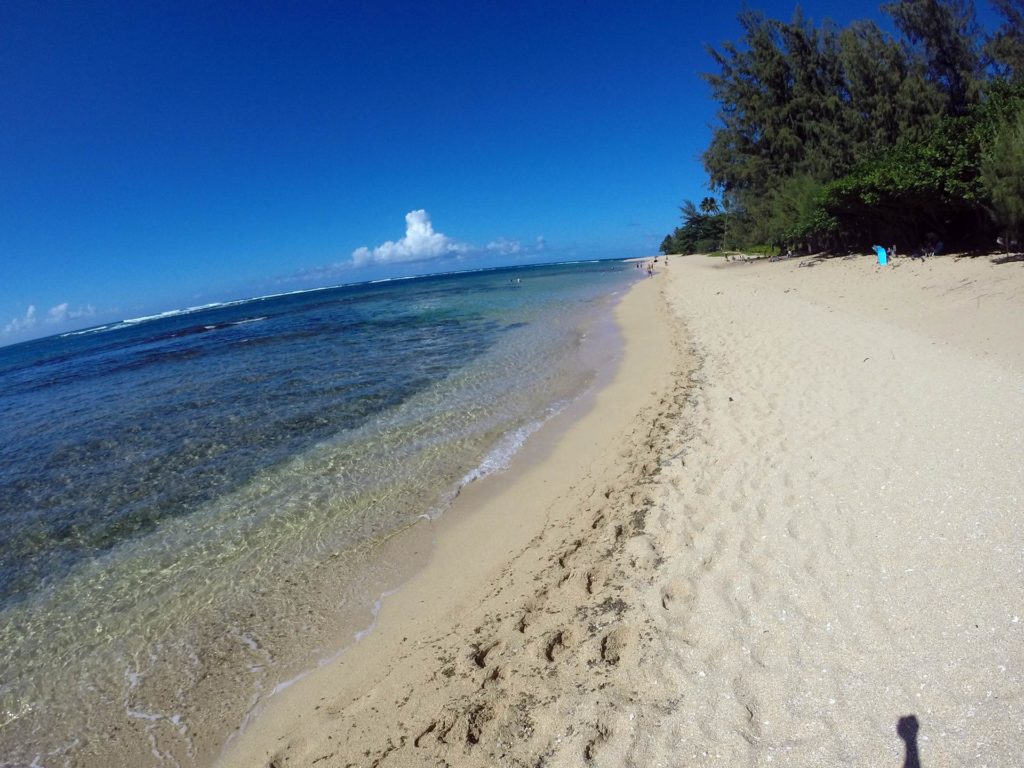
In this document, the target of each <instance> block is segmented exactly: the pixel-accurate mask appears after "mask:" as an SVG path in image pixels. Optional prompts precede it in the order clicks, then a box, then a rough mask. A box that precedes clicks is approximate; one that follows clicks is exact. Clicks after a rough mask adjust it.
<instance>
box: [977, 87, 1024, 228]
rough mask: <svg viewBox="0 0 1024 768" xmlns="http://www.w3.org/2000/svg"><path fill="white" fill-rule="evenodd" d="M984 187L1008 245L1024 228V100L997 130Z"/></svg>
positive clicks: (984, 165)
mask: <svg viewBox="0 0 1024 768" xmlns="http://www.w3.org/2000/svg"><path fill="white" fill-rule="evenodd" d="M981 185H982V187H983V189H984V190H985V192H986V193H987V194H988V197H989V199H990V200H991V204H992V209H993V211H994V213H995V219H996V222H997V223H998V224H999V226H1000V227H1002V229H1003V231H1004V234H1005V236H1006V238H1007V242H1009V240H1010V239H1016V238H1017V237H1019V236H1020V234H1021V230H1022V228H1024V101H1022V103H1021V105H1020V106H1018V107H1017V109H1016V110H1015V111H1014V112H1013V113H1012V114H1008V115H1006V117H1005V118H1004V119H1002V120H1001V121H1000V123H999V125H998V127H997V128H996V131H995V135H994V137H993V140H992V142H991V145H990V147H989V150H988V152H987V153H986V155H985V157H984V159H983V160H982V163H981Z"/></svg>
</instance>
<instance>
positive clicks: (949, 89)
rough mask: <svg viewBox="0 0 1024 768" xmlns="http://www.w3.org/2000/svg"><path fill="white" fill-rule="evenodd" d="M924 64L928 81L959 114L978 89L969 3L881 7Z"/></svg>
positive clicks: (950, 0) (921, 1)
mask: <svg viewBox="0 0 1024 768" xmlns="http://www.w3.org/2000/svg"><path fill="white" fill-rule="evenodd" d="M883 9H884V10H885V11H886V13H888V14H889V15H890V16H892V19H893V21H894V22H896V26H897V27H898V28H899V29H900V31H901V32H903V34H904V36H905V37H906V38H907V40H908V41H909V42H910V44H911V45H913V46H915V47H916V52H917V53H918V54H919V55H920V56H921V57H922V58H923V60H924V62H925V67H926V72H927V77H928V80H929V81H930V82H931V83H933V84H934V85H935V86H936V87H937V88H938V90H939V91H940V92H941V93H942V94H943V95H944V96H945V98H946V105H947V110H948V111H949V112H950V113H951V114H955V115H960V114H963V113H964V112H966V111H967V109H968V108H969V107H970V105H971V104H973V103H976V101H977V98H978V94H979V92H980V86H981V56H980V52H979V40H978V25H977V22H976V21H975V18H974V5H973V3H972V2H971V1H970V0H899V1H898V2H894V3H889V4H888V5H885V6H883Z"/></svg>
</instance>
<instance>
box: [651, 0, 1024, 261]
mask: <svg viewBox="0 0 1024 768" xmlns="http://www.w3.org/2000/svg"><path fill="white" fill-rule="evenodd" d="M992 2H993V5H994V6H995V9H996V11H997V12H999V13H1000V15H1001V16H1002V17H1003V19H1004V20H1005V22H1004V23H1003V25H1002V26H1001V27H1000V29H999V30H997V31H996V32H995V33H994V34H993V35H991V36H989V37H987V38H986V39H985V40H984V41H983V40H982V37H981V35H980V34H979V30H978V27H977V24H976V22H975V18H974V9H973V5H972V3H971V1H970V0H898V1H897V2H892V3H890V4H889V5H887V6H885V10H886V12H887V13H889V14H890V15H891V16H892V18H893V20H894V22H895V24H896V27H897V28H898V29H899V31H900V33H901V35H902V38H901V39H893V38H892V37H891V36H889V35H887V34H886V33H884V32H883V31H881V30H880V29H879V28H878V27H877V26H876V25H875V24H874V23H872V22H869V21H859V22H854V23H853V24H850V25H849V26H847V27H846V28H844V29H841V30H837V29H835V28H834V27H833V26H832V25H831V24H829V23H825V24H822V25H819V26H815V25H814V24H813V23H812V22H811V21H809V20H808V19H806V18H805V17H804V16H803V15H802V14H801V13H800V12H799V10H798V11H797V13H796V15H795V16H794V17H793V19H792V20H791V21H790V22H788V23H786V22H781V21H777V20H773V19H769V18H767V17H766V16H765V15H764V14H762V13H759V12H756V11H751V10H745V11H743V12H742V13H741V14H740V15H739V20H740V24H741V26H742V28H743V35H742V37H741V39H740V40H738V41H736V42H729V43H725V44H724V45H722V46H721V47H720V48H719V49H717V50H715V49H711V50H710V54H711V56H712V57H713V58H714V61H715V63H716V65H717V68H718V71H717V72H713V73H707V74H705V75H704V78H705V80H706V81H707V82H708V84H709V86H710V88H711V92H712V94H713V95H714V97H715V98H716V100H717V101H718V102H719V104H720V111H719V114H718V125H717V126H716V128H715V130H714V133H713V135H712V139H711V143H710V145H709V146H708V148H707V150H706V151H705V153H704V155H703V161H704V166H705V169H706V170H707V172H708V176H709V179H710V185H711V188H712V189H713V190H716V191H718V192H719V193H720V196H721V199H722V208H724V212H721V211H720V210H719V208H718V205H717V201H716V200H715V199H714V198H705V200H704V201H702V202H701V204H700V206H699V207H698V206H695V205H693V204H692V203H687V204H686V205H684V207H683V226H681V227H679V228H677V229H676V230H675V231H674V232H673V233H672V235H670V236H668V237H666V238H665V241H664V242H663V243H662V248H663V250H664V249H666V248H668V249H670V250H674V251H677V252H684V253H690V252H696V251H708V250H716V249H718V248H729V249H737V250H749V246H750V244H752V243H764V242H768V243H772V244H773V246H774V247H778V248H782V247H796V248H804V249H808V250H817V249H822V248H839V247H842V246H851V245H865V244H868V245H869V244H871V243H872V242H882V241H884V242H893V241H895V242H897V243H899V244H905V246H904V247H906V248H913V247H915V246H916V245H918V244H920V243H922V242H924V241H925V240H926V239H930V238H932V237H941V238H944V239H946V240H947V241H949V240H956V239H960V240H967V239H970V238H971V237H974V238H976V239H978V238H980V239H981V240H982V241H985V239H986V238H987V237H988V235H989V234H990V233H991V232H992V226H993V224H992V222H993V219H995V220H996V221H998V222H999V225H1000V226H1002V227H1005V228H1010V229H1019V228H1020V227H1021V226H1022V222H1021V216H1022V213H1021V207H1022V206H1024V203H1022V202H1021V201H1022V199H1024V193H1022V190H1021V186H1020V185H1021V183H1022V182H1021V179H1022V178H1024V173H1022V171H1021V162H1022V160H1021V154H1022V153H1024V149H1022V146H1024V134H1022V133H1021V131H1022V130H1024V128H1021V120H1024V118H1020V116H1019V115H1020V109H1021V104H1024V0H992ZM986 66H987V67H988V68H987V69H986V68H985V67H986ZM709 246H714V247H709Z"/></svg>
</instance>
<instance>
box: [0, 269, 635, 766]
mask: <svg viewBox="0 0 1024 768" xmlns="http://www.w3.org/2000/svg"><path fill="white" fill-rule="evenodd" d="M636 274H637V271H636V270H635V269H633V268H632V265H624V264H622V263H618V262H598V263H588V264H572V265H558V266H544V267H530V268H522V269H515V270H494V271H488V272H478V273H468V274H461V275H452V276H436V277H428V278H417V279H411V280H403V281H392V282H386V283H380V284H374V285H360V286H349V287H342V288H335V289H327V290H322V291H315V292H306V293H301V294H292V295H285V296H275V297H268V298H262V299H255V300H251V301H246V302H234V303H231V304H226V305H218V306H212V307H206V308H201V309H195V310H185V311H181V312H176V313H167V314H166V315H163V316H159V317H153V318H139V319H135V320H129V321H124V322H121V323H113V324H110V325H106V326H101V327H98V328H95V329H87V330H86V331H84V332H78V333H75V334H66V335H65V336H63V337H54V338H50V339H44V340H40V341H36V342H30V343H27V344H22V345H18V346H15V347H8V348H4V349H0V413H2V415H3V421H2V430H3V438H4V439H3V440H2V441H0V524H2V528H0V530H2V531H3V533H2V534H0V723H2V724H3V725H2V727H0V754H2V755H3V756H4V760H6V761H7V762H0V764H5V765H6V764H13V765H20V764H25V765H29V764H31V763H32V762H33V760H35V761H36V763H37V764H40V765H64V764H86V765H88V764H96V765H104V764H112V765H117V764H124V765H131V764H139V761H144V764H148V763H154V762H155V764H167V765H172V764H175V763H181V764H190V763H194V762H196V761H197V760H200V761H201V759H202V757H203V756H204V755H208V754H210V753H211V752H213V751H216V748H217V745H218V744H220V743H222V742H223V739H224V738H225V736H226V734H227V733H228V732H229V731H230V728H231V727H233V726H234V725H237V724H238V723H239V722H241V720H242V718H244V716H245V714H246V713H247V712H248V711H249V710H250V709H251V707H252V706H253V704H254V703H255V702H257V701H258V700H259V699H260V698H261V697H263V696H266V695H267V694H268V693H269V692H270V691H272V690H274V688H275V687H277V686H279V685H280V684H281V683H282V682H283V681H285V680H287V679H289V677H290V676H292V675H294V673H295V671H296V670H297V669H301V668H303V667H308V666H310V665H311V664H314V663H316V661H317V660H318V659H319V658H323V657H325V656H328V655H330V654H331V653H332V652H335V651H337V649H338V648H340V647H343V646H344V645H345V644H346V643H348V642H350V641H351V633H348V632H347V628H346V626H345V625H344V624H343V622H342V621H341V619H340V618H339V617H341V616H345V615H347V614H346V612H348V613H349V614H350V613H351V612H352V611H354V610H356V609H357V608H360V607H362V608H364V609H365V606H367V605H369V604H372V601H373V598H374V597H375V595H373V594H369V593H368V591H367V590H368V589H369V587H368V586H367V585H368V584H370V583H371V582H372V578H371V577H372V576H373V575H374V574H375V573H378V572H384V571H386V570H387V568H388V567H389V566H388V564H387V563H383V562H381V558H382V554H381V552H382V550H381V549H380V544H381V542H382V541H385V540H386V539H387V538H388V537H389V536H391V535H392V534H393V533H394V532H395V531H398V530H401V529H403V528H405V527H407V526H409V525H411V524H412V523H414V522H415V521H416V520H417V519H419V518H421V517H423V516H427V517H431V516H436V515H438V514H441V513H443V511H444V509H445V508H446V507H447V505H448V504H449V503H450V501H451V499H452V498H453V496H454V495H455V494H456V493H457V491H458V489H459V488H460V487H461V486H462V485H463V484H465V483H467V482H471V481H472V480H473V479H475V478H477V477H479V476H482V475H483V474H486V473H488V472H492V471H495V470H499V469H501V468H502V467H504V466H505V465H507V463H508V461H509V459H510V458H511V456H512V455H513V454H514V453H515V452H516V450H518V448H519V447H520V446H521V445H522V443H523V442H524V441H525V440H526V439H527V438H528V436H529V435H530V434H531V433H532V432H533V431H535V430H536V429H537V428H538V427H539V426H540V425H541V424H542V423H543V422H544V421H545V420H546V419H548V418H550V416H551V415H552V414H553V413H555V412H556V411H557V410H558V409H559V408H560V407H562V406H563V405H564V404H565V403H567V402H568V401H570V400H571V399H572V398H573V397H575V396H577V395H578V394H579V393H580V392H581V391H582V390H583V388H584V387H585V386H586V383H587V381H588V380H589V377H590V375H591V372H589V371H588V370H587V369H586V367H585V366H584V365H583V364H582V363H581V361H580V359H579V354H578V352H579V345H580V339H581V337H582V335H583V334H584V333H585V330H586V328H587V327H588V326H589V324H591V323H593V322H594V321H595V319H596V318H598V317H599V316H601V315H602V314H606V313H607V311H608V309H609V307H610V301H611V298H610V297H612V296H613V295H614V294H616V293H617V292H620V291H621V290H622V289H624V288H625V287H626V285H628V283H629V282H631V281H632V280H633V279H635V276H636Z"/></svg>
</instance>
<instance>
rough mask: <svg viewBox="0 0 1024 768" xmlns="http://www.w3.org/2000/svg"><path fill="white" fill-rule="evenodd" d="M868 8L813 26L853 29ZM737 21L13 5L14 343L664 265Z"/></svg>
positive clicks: (569, 7) (9, 68) (6, 246)
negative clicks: (398, 280)
mask: <svg viewBox="0 0 1024 768" xmlns="http://www.w3.org/2000/svg"><path fill="white" fill-rule="evenodd" d="M751 6H752V7H757V8H762V9H764V10H765V11H766V12H767V13H768V14H769V15H771V16H775V17H781V18H789V17H790V16H791V14H792V10H793V3H783V2H774V1H773V2H764V3H760V4H758V3H751ZM877 7H878V6H877V4H875V3H867V2H865V3H861V2H842V3H840V2H834V1H833V0H828V1H827V2H822V3H817V4H812V3H805V4H804V9H805V12H806V14H807V15H809V16H811V17H812V18H814V19H816V20H817V19H821V18H825V17H829V18H832V19H834V20H836V21H838V22H840V23H845V22H847V21H849V20H851V19H854V18H865V17H872V18H878V15H879V14H878V11H877ZM740 8H741V4H740V3H739V2H731V1H727V2H719V3H700V4H691V3H681V2H673V3H655V2H652V3H644V2H636V3H623V2H600V1H598V2H573V3H568V2H566V3H552V2H543V3H541V2H522V1H520V2H503V3H493V2H473V3H470V2H459V3H456V2H438V3H423V2H408V3H393V2H386V1H384V0H375V1H373V2H330V3H322V4H318V3H315V2H304V3H284V2H281V3H260V2H253V3H241V2H239V3H217V2H208V3H160V2H152V1H150V2H144V3H128V2H124V3H109V4H105V3H90V2H80V3H79V2H75V3H72V2H66V3H3V4H0V344H7V343H12V342H15V341H20V340H23V339H26V338H31V337H33V336H40V335H47V334H51V333H55V332H60V331H63V330H67V329H69V328H72V327H84V326H88V325H93V324H97V323H100V322H103V321H106V320H109V319H118V318H123V317H133V316H137V315H143V314H150V313H153V312H158V311H162V310H167V309H173V308H178V307H184V306H190V305H194V304H201V303H208V302H212V301H218V300H228V299H235V298H241V297H245V296H252V295H260V294H266V293H275V292H280V291H286V290H296V289H301V288H306V287H314V286H318V285H332V284H337V283H342V282H354V281H359V280H366V279H375V278H378V277H382V276H392V275H399V274H412V273H422V272H432V271H438V270H442V269H452V268H474V267H480V266H491V265H495V264H499V263H521V262H522V263H525V262H530V261H538V260H557V259H564V258H589V257H610V256H637V255H643V254H650V253H653V252H655V251H656V250H657V246H658V243H659V242H660V241H661V238H662V237H663V236H664V235H665V233H666V232H667V231H669V230H670V229H671V228H672V227H673V226H675V225H676V224H677V223H678V206H679V204H680V203H681V202H682V200H683V199H684V198H693V199H699V198H700V197H701V196H703V195H704V194H707V190H706V188H705V177H704V173H703V171H702V169H701V166H700V162H699V155H700V153H701V151H702V150H703V149H704V147H705V146H706V145H707V143H708V139H709V135H710V128H709V126H710V125H711V124H712V122H713V119H714V112H715V105H714V103H713V102H711V100H710V99H709V96H708V91H707V87H706V86H705V85H704V83H703V82H702V81H701V80H700V78H699V77H698V73H699V72H701V71H706V70H708V69H710V68H711V63H710V61H709V58H708V57H707V55H706V54H705V52H704V47H703V46H704V44H705V43H710V44H713V45H718V44H720V43H721V42H723V41H725V40H730V39H736V38H737V37H738V35H739V28H738V25H737V23H736V21H735V17H736V14H737V12H738V11H739V10H740ZM360 249H364V250H360Z"/></svg>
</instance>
